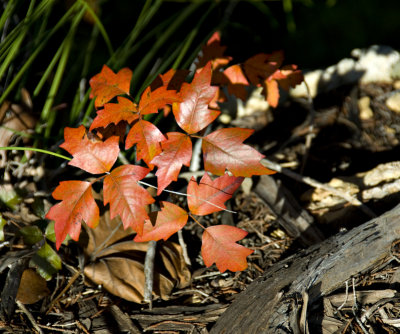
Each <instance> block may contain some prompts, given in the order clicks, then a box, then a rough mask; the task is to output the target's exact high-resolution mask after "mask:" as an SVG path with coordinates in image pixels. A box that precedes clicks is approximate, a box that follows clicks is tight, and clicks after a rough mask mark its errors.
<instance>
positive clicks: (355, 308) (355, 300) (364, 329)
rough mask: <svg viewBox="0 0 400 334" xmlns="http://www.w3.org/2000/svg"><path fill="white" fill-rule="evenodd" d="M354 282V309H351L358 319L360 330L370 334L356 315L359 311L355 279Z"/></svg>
mask: <svg viewBox="0 0 400 334" xmlns="http://www.w3.org/2000/svg"><path fill="white" fill-rule="evenodd" d="M352 282H353V307H352V308H351V310H352V311H353V315H354V319H356V322H357V324H358V326H360V328H361V330H362V331H363V333H364V334H368V331H367V329H366V328H365V327H364V325H363V324H362V322H361V321H360V319H358V317H357V314H356V310H357V309H358V307H357V295H356V287H355V284H354V282H355V279H354V277H353V279H352Z"/></svg>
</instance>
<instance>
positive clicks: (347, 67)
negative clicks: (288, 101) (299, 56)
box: [290, 45, 400, 98]
mask: <svg viewBox="0 0 400 334" xmlns="http://www.w3.org/2000/svg"><path fill="white" fill-rule="evenodd" d="M351 55H352V56H353V57H354V58H355V59H351V58H344V59H342V60H341V61H339V62H338V63H337V64H336V65H332V66H329V67H328V68H326V69H324V70H316V71H310V72H304V80H305V81H306V82H307V85H308V86H309V88H310V95H311V97H313V98H314V97H315V96H317V94H318V93H322V92H328V91H330V90H332V89H335V88H337V87H339V86H342V85H347V84H355V83H357V82H358V81H360V82H361V83H363V84H366V83H370V82H385V83H390V82H392V81H393V80H392V68H393V67H394V66H395V65H396V64H397V63H399V62H400V54H399V52H397V51H395V50H393V49H392V48H391V47H389V46H381V45H373V46H371V47H369V48H368V49H363V50H361V49H354V50H353V51H352V52H351ZM290 95H291V96H292V97H307V89H306V85H305V84H301V85H298V86H296V87H295V88H293V89H292V90H291V91H290Z"/></svg>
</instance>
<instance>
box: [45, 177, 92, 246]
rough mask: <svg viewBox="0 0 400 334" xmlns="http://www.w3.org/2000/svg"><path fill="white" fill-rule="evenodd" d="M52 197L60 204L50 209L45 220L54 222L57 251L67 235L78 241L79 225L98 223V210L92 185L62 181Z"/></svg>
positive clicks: (83, 182) (82, 182)
mask: <svg viewBox="0 0 400 334" xmlns="http://www.w3.org/2000/svg"><path fill="white" fill-rule="evenodd" d="M52 195H53V197H54V199H56V200H61V201H62V202H60V203H58V204H56V205H54V206H53V207H51V209H50V210H49V212H48V213H47V215H46V218H47V219H51V220H54V221H55V225H54V231H55V234H56V248H57V249H59V248H60V246H61V243H62V242H63V241H64V240H65V238H66V236H67V234H69V235H70V237H71V238H72V239H73V240H75V241H78V239H79V233H80V231H81V223H82V221H84V222H85V223H86V224H87V225H88V226H90V227H96V226H97V224H98V223H99V208H98V206H97V204H96V202H95V200H94V198H93V194H92V185H91V183H89V182H85V181H64V182H60V184H59V186H58V187H57V188H56V189H55V190H54V192H53V194H52Z"/></svg>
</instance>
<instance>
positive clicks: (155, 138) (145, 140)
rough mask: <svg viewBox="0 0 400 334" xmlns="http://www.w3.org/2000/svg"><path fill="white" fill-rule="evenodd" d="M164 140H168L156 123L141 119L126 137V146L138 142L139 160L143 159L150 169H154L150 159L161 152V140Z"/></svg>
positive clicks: (137, 155) (137, 153)
mask: <svg viewBox="0 0 400 334" xmlns="http://www.w3.org/2000/svg"><path fill="white" fill-rule="evenodd" d="M163 140H166V138H165V137H164V136H163V134H162V133H161V131H160V130H158V128H157V127H156V126H155V125H153V124H152V123H150V122H147V121H144V120H142V119H141V120H139V121H137V122H136V123H135V124H134V125H133V127H132V128H131V130H130V131H129V133H128V136H127V137H126V142H125V148H126V149H128V148H130V147H132V146H133V145H134V144H137V146H136V158H137V160H140V159H143V161H144V162H145V163H146V164H147V166H149V168H150V170H152V169H153V168H154V165H152V164H151V163H150V161H151V160H153V158H154V157H155V156H157V155H158V154H160V153H161V145H160V142H161V141H163Z"/></svg>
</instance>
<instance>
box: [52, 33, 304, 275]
mask: <svg viewBox="0 0 400 334" xmlns="http://www.w3.org/2000/svg"><path fill="white" fill-rule="evenodd" d="M224 52H225V47H223V46H221V45H220V37H219V34H217V33H216V34H214V35H213V36H212V37H211V39H210V40H209V42H208V43H207V45H206V46H205V47H204V48H203V55H202V57H201V58H199V60H198V64H197V67H198V70H197V72H196V73H195V75H194V77H193V80H192V81H191V83H187V82H185V77H186V75H187V73H188V72H187V71H175V70H170V71H168V72H167V73H165V74H163V75H160V76H159V77H158V78H157V79H156V80H155V81H154V82H153V83H152V84H151V85H150V86H149V87H147V88H146V89H145V90H144V92H143V93H142V95H141V98H140V100H139V102H138V103H135V102H134V101H133V99H132V98H131V96H130V95H129V93H130V82H131V80H132V71H131V70H129V69H127V68H124V69H121V70H120V71H119V72H118V73H116V74H115V73H114V72H113V71H112V70H111V69H109V68H108V67H107V66H106V65H104V66H103V68H102V70H101V72H100V73H99V74H97V75H95V76H94V77H93V78H92V79H91V80H90V85H91V87H92V92H91V97H92V98H95V106H96V108H97V109H98V110H97V116H96V117H95V119H94V120H93V122H92V124H91V126H90V128H89V132H87V131H86V129H85V128H84V127H83V126H80V127H78V128H66V129H65V131H64V139H65V142H64V143H63V144H62V145H61V147H62V148H64V149H65V150H67V151H68V152H69V153H70V154H71V155H72V156H73V158H72V160H71V161H70V162H69V164H70V165H72V166H75V167H78V168H80V169H83V170H85V171H86V172H88V173H91V174H103V175H102V176H100V177H98V178H97V179H95V180H94V181H92V182H86V181H64V182H61V183H60V185H59V186H58V187H57V188H56V189H55V191H54V192H53V197H54V198H55V199H57V200H61V202H60V203H58V204H56V205H55V206H53V207H52V208H51V209H50V211H49V212H48V214H47V216H46V217H47V218H48V219H52V220H54V221H55V233H56V240H57V242H56V246H57V248H59V247H60V245H61V243H62V242H63V240H64V239H65V238H66V236H67V234H69V235H70V236H71V238H72V239H74V240H77V239H78V237H79V233H80V228H81V223H82V222H85V223H86V224H88V225H89V226H90V227H95V226H96V225H97V224H98V221H99V208H98V206H97V204H96V202H95V200H94V196H93V193H92V192H93V189H92V183H94V182H97V181H99V180H103V201H104V205H107V204H109V205H110V216H111V218H114V217H116V216H119V217H120V218H121V220H122V222H123V224H124V227H125V228H127V227H132V228H133V229H134V230H135V231H136V232H137V235H136V237H135V239H134V240H135V241H137V242H144V241H149V240H156V241H157V240H160V239H164V240H166V239H168V238H169V237H170V236H171V235H172V234H174V233H175V232H177V231H179V230H180V229H182V228H183V227H184V226H185V225H186V223H187V221H188V218H189V216H190V217H192V218H193V215H200V216H202V215H208V214H211V213H213V212H217V211H221V210H224V209H225V204H224V203H225V202H226V201H227V200H229V199H230V198H231V197H232V195H233V193H234V192H235V190H236V189H237V188H238V187H239V186H240V184H241V183H242V181H243V179H244V177H251V176H252V175H262V174H270V173H271V171H270V170H268V169H267V168H265V167H264V166H263V165H262V164H261V163H260V160H261V159H262V158H263V155H261V154H260V153H258V152H257V151H256V150H255V149H253V148H252V147H250V146H248V145H246V144H244V143H243V141H244V140H245V139H247V138H248V137H249V136H250V135H251V134H252V130H249V129H241V128H226V129H219V130H216V131H214V132H212V133H210V134H208V135H207V136H202V130H204V129H205V128H206V127H207V126H208V125H210V124H211V123H212V122H213V121H214V120H215V119H216V118H217V117H218V115H219V114H220V111H219V110H218V109H217V108H216V106H217V105H216V103H215V101H216V99H217V98H218V99H220V96H221V94H219V92H220V91H219V88H218V87H217V86H215V85H218V86H221V85H226V86H227V88H228V92H229V93H231V94H235V95H236V96H238V97H240V98H242V99H244V98H246V89H245V86H247V85H249V84H252V85H255V86H263V87H264V91H265V93H266V98H267V100H268V101H269V103H270V104H271V105H272V106H276V105H277V102H278V98H279V91H278V85H280V86H281V87H282V88H284V89H288V88H289V87H291V86H294V85H295V84H297V83H298V82H300V81H301V79H302V76H301V73H300V72H299V71H298V70H297V69H296V67H295V66H294V65H290V66H286V67H282V68H280V66H281V63H282V58H283V57H282V54H281V53H274V54H271V55H266V54H259V55H256V56H254V57H252V58H250V59H249V60H247V61H246V62H245V63H243V64H236V65H232V66H230V67H228V68H226V69H225V70H223V67H225V66H226V65H228V63H229V62H230V61H231V58H230V57H227V56H224ZM121 95H123V96H121ZM113 99H115V100H116V101H114V102H110V101H111V100H113ZM171 109H172V111H173V114H174V117H175V120H176V122H177V124H178V126H179V127H180V128H181V129H182V130H183V132H169V133H166V134H163V133H162V132H161V131H160V130H159V129H158V128H157V127H156V125H154V124H152V123H151V122H149V121H148V120H146V119H145V118H144V116H145V115H148V114H154V113H158V112H159V111H160V110H164V113H165V114H167V113H168V112H169V110H171ZM127 125H128V126H129V127H130V129H129V132H128V134H127V136H126V138H125V149H129V148H131V147H133V146H136V159H137V160H138V161H139V160H142V161H143V162H144V163H145V164H146V165H147V168H145V167H141V166H137V165H122V166H119V167H117V168H115V169H113V170H112V167H113V165H114V164H115V162H116V160H117V158H118V155H119V153H120V149H119V143H120V142H121V141H123V140H124V138H123V137H124V134H125V130H126V126H127ZM110 127H111V128H110ZM112 127H115V129H114V130H112ZM106 128H107V130H106ZM110 129H111V130H110ZM110 133H114V134H116V135H112V136H110ZM193 137H195V138H202V151H203V160H204V169H205V171H206V172H205V174H204V176H203V177H202V179H201V180H200V182H199V183H197V182H196V180H195V179H194V178H192V179H191V180H190V182H189V185H188V188H187V198H188V207H189V213H188V212H186V211H185V210H184V209H182V208H180V207H178V206H177V205H175V204H173V203H169V202H160V207H161V209H160V211H153V212H150V213H149V207H150V205H151V204H153V203H154V202H155V199H154V198H153V197H152V196H151V195H150V193H149V192H148V191H147V190H145V189H144V188H143V187H142V186H141V181H140V180H142V179H143V178H144V177H145V176H146V175H147V174H148V173H149V172H150V171H151V170H153V169H154V168H157V171H156V173H155V174H156V176H157V186H158V187H157V188H158V191H157V195H160V194H161V193H162V192H163V191H164V190H165V189H166V188H167V187H168V186H169V185H170V183H171V182H173V181H176V180H177V179H178V176H179V173H180V171H181V169H182V167H183V166H190V162H191V158H192V138H193ZM207 172H209V173H212V174H214V175H220V176H219V177H217V178H214V179H212V178H211V177H210V175H209V174H208V173H207ZM227 172H229V173H230V174H228V173H227ZM246 234H247V233H246V232H245V231H243V230H240V229H238V228H236V227H232V226H226V225H220V226H212V227H208V228H206V229H205V231H204V234H203V246H202V256H203V259H204V262H205V264H206V265H207V266H210V265H212V264H213V263H216V265H217V267H218V269H219V270H220V271H221V272H223V271H225V270H227V269H229V270H231V271H238V270H243V269H245V268H246V267H247V263H246V257H247V256H248V255H249V254H251V253H252V250H249V249H247V248H245V247H243V246H241V245H238V244H237V243H236V241H238V240H241V239H243V238H244V237H245V236H246Z"/></svg>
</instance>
